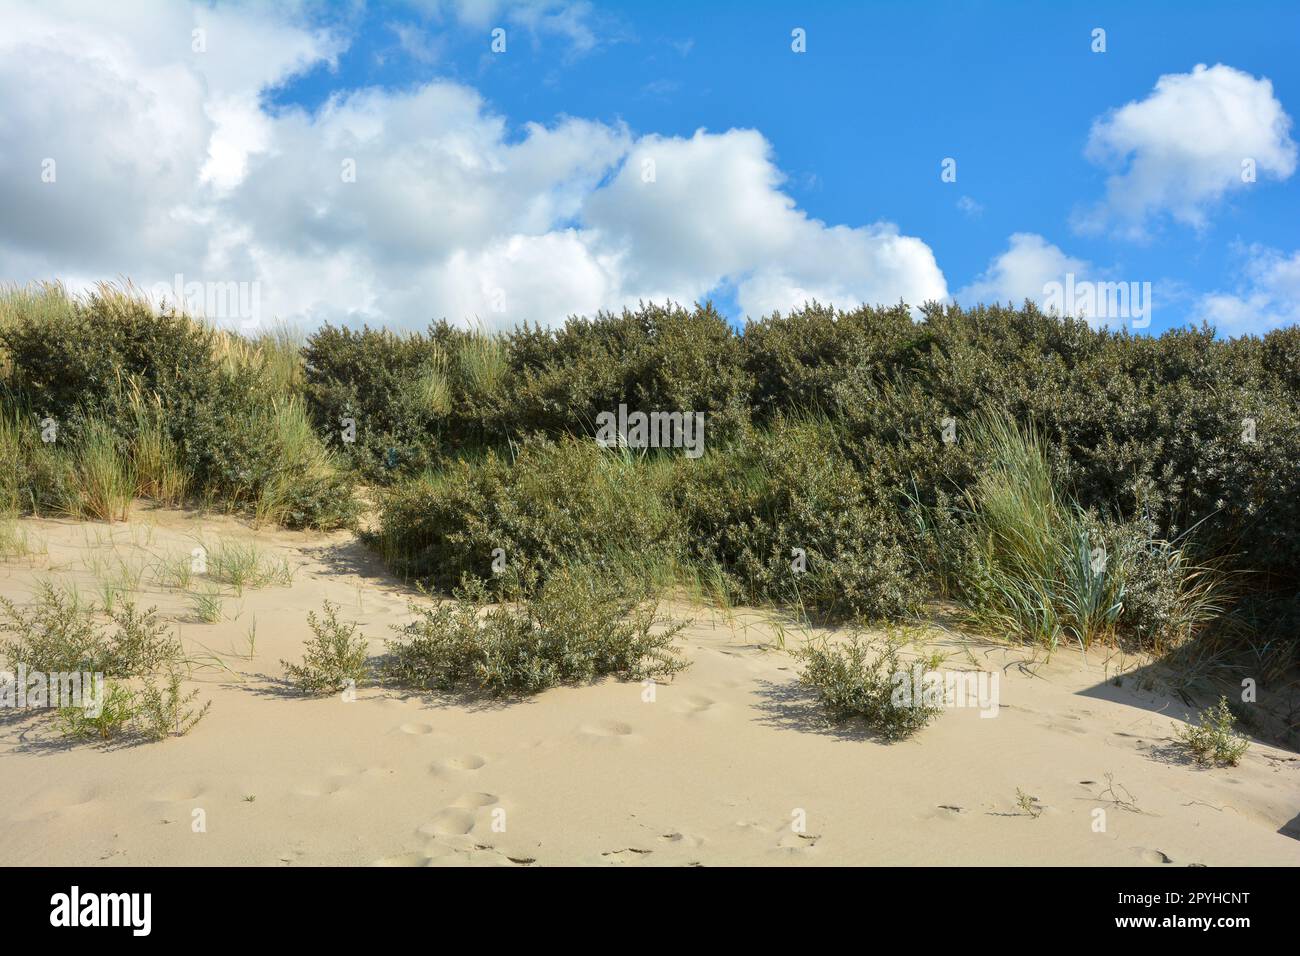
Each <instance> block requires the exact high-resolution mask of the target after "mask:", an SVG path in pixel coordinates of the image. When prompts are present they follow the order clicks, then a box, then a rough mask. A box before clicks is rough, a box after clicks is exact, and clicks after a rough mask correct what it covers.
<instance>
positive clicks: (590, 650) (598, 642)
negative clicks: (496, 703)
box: [384, 568, 686, 694]
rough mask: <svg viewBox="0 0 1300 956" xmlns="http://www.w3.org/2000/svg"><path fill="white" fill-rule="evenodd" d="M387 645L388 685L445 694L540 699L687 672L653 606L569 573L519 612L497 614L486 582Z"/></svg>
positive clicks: (515, 608) (604, 582) (553, 579)
mask: <svg viewBox="0 0 1300 956" xmlns="http://www.w3.org/2000/svg"><path fill="white" fill-rule="evenodd" d="M417 613H418V614H419V617H418V619H417V620H415V621H413V622H412V623H410V624H407V625H405V626H404V627H401V628H397V631H398V634H399V637H398V638H397V639H396V640H393V641H390V642H388V652H389V654H388V657H387V659H386V661H385V665H384V677H385V679H386V680H387V681H388V682H390V683H392V684H396V685H398V686H402V687H414V688H419V689H430V690H440V691H485V692H488V693H491V694H533V693H536V692H538V691H541V690H544V689H546V688H548V687H553V686H555V685H558V684H569V683H576V682H582V681H590V680H594V679H596V678H598V677H602V676H605V675H613V676H616V677H618V678H620V679H622V680H644V679H647V678H661V677H671V676H672V675H673V674H675V673H677V672H678V671H680V670H681V669H682V668H683V667H685V666H686V664H685V662H683V661H681V660H680V659H679V658H678V657H677V653H678V652H677V650H676V648H675V647H674V646H673V639H674V637H675V636H676V635H677V633H678V632H679V631H680V630H681V629H682V628H683V627H684V625H683V624H680V623H679V624H668V623H667V622H664V621H661V620H659V619H658V617H657V616H656V612H655V607H654V605H652V604H649V603H642V602H638V601H636V600H634V599H631V598H628V597H626V596H625V592H624V590H623V588H622V587H620V586H619V585H618V584H617V583H616V582H613V581H610V580H608V579H603V578H600V577H598V576H593V575H590V574H587V573H584V572H581V571H578V570H573V569H569V568H563V569H559V570H557V571H556V572H555V573H554V574H552V575H551V576H550V577H549V578H548V579H547V580H546V582H545V583H544V584H542V585H541V587H540V589H539V590H538V591H537V592H536V593H535V594H534V595H532V596H528V597H524V598H522V599H521V600H520V601H519V602H518V603H517V604H514V605H506V606H496V607H493V606H490V604H489V598H488V595H487V592H486V590H485V589H484V588H483V586H482V585H481V584H478V583H476V582H470V583H469V584H468V585H467V586H466V588H465V589H464V590H463V591H461V592H458V593H457V595H456V597H455V599H454V600H451V601H446V602H443V603H441V604H439V605H438V606H437V607H434V608H424V609H420V610H418V612H417Z"/></svg>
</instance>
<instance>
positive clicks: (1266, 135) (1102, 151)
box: [1074, 64, 1296, 239]
mask: <svg viewBox="0 0 1300 956" xmlns="http://www.w3.org/2000/svg"><path fill="white" fill-rule="evenodd" d="M1290 129H1291V117H1289V116H1288V115H1287V114H1286V112H1285V111H1284V110H1283V108H1282V104H1281V103H1280V102H1279V101H1278V100H1277V98H1276V97H1275V96H1274V95H1273V84H1272V83H1271V82H1270V81H1269V80H1268V79H1267V78H1264V77H1261V78H1258V79H1257V78H1255V77H1253V76H1251V75H1250V74H1248V73H1243V72H1242V71H1240V70H1236V69H1233V68H1232V67H1230V66H1225V65H1223V64H1217V65H1215V66H1212V67H1206V66H1205V65H1204V64H1199V65H1197V66H1196V67H1195V68H1194V69H1193V70H1192V72H1191V73H1170V74H1166V75H1164V76H1162V77H1160V79H1159V80H1157V81H1156V86H1155V90H1154V91H1153V92H1152V93H1151V94H1150V95H1149V96H1148V97H1147V98H1146V99H1144V100H1141V101H1137V102H1131V103H1128V104H1126V105H1124V106H1122V107H1120V108H1119V109H1117V110H1113V111H1112V112H1110V113H1109V114H1107V115H1106V116H1104V117H1101V118H1099V119H1097V120H1096V121H1095V122H1094V123H1093V126H1092V131H1091V133H1090V135H1089V137H1088V145H1087V150H1086V155H1087V157H1088V158H1089V159H1090V160H1091V161H1093V162H1095V163H1098V164H1101V165H1104V166H1106V167H1108V168H1110V169H1112V170H1114V172H1113V174H1112V175H1111V176H1110V178H1109V179H1108V180H1107V183H1106V197H1105V199H1104V200H1103V201H1101V202H1100V203H1098V204H1096V205H1094V206H1092V207H1090V208H1087V209H1083V210H1081V211H1079V212H1078V213H1077V214H1076V215H1075V217H1074V226H1075V228H1076V229H1078V230H1079V231H1081V232H1085V233H1098V232H1101V231H1103V230H1106V229H1110V228H1113V229H1115V230H1117V231H1118V232H1119V233H1120V234H1122V235H1124V236H1126V237H1128V238H1134V239H1140V238H1143V237H1144V236H1145V235H1146V233H1147V229H1148V226H1149V225H1150V224H1151V222H1152V221H1153V220H1155V219H1157V218H1158V217H1161V216H1164V215H1168V216H1170V217H1172V218H1173V219H1174V220H1175V221H1177V222H1180V223H1183V224H1185V225H1189V226H1193V227H1196V228H1201V227H1202V226H1204V224H1205V222H1206V216H1207V213H1208V212H1209V210H1210V209H1211V208H1212V207H1214V206H1215V205H1216V204H1217V203H1219V202H1220V201H1221V200H1222V199H1223V198H1224V196H1225V195H1226V194H1228V193H1229V192H1232V191H1237V190H1241V189H1244V188H1247V186H1248V185H1250V184H1248V183H1246V182H1244V181H1243V178H1242V164H1243V162H1244V161H1246V160H1251V161H1253V162H1254V164H1255V171H1256V175H1257V176H1258V177H1261V178H1262V177H1266V176H1271V177H1273V178H1276V179H1286V178H1288V177H1289V176H1291V174H1292V173H1294V172H1295V168H1296V144H1295V142H1294V141H1293V140H1292V139H1291V136H1290Z"/></svg>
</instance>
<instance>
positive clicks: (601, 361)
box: [0, 290, 1300, 665]
mask: <svg viewBox="0 0 1300 956" xmlns="http://www.w3.org/2000/svg"><path fill="white" fill-rule="evenodd" d="M923 312H924V321H920V322H916V321H913V317H912V314H911V313H910V311H909V310H908V309H907V308H906V307H905V306H902V305H899V306H894V307H891V308H866V307H864V308H861V309H857V310H854V311H852V312H837V311H834V310H832V309H829V308H824V307H821V306H819V305H816V304H813V305H810V306H808V307H806V308H804V309H801V310H798V311H796V312H794V313H792V314H790V315H784V316H783V315H773V316H771V317H768V318H764V319H761V320H757V321H752V322H750V323H748V325H747V326H746V328H745V330H744V333H743V334H737V333H736V332H735V331H733V330H732V329H731V328H730V327H729V326H728V325H727V323H726V322H725V321H724V320H723V319H722V318H720V317H719V316H718V315H717V314H716V313H715V312H714V311H713V310H712V309H711V307H709V306H703V307H696V308H695V309H693V310H687V309H682V308H678V307H676V306H666V307H660V306H642V307H641V308H639V309H638V310H636V311H625V312H623V313H622V314H621V315H600V316H597V317H596V318H595V319H591V320H587V319H577V318H575V319H571V320H570V321H569V322H567V323H566V324H565V325H564V326H562V327H559V328H554V329H538V328H530V327H524V328H522V329H517V330H515V331H514V332H510V333H505V334H502V335H497V336H493V335H488V334H485V333H484V332H481V331H466V330H463V329H457V328H453V327H452V326H450V325H448V324H446V323H439V324H436V325H434V326H431V327H430V328H429V329H428V330H427V331H425V332H422V333H416V334H406V335H397V334H393V333H390V332H384V331H374V330H362V331H360V332H355V331H349V330H345V329H336V328H332V327H328V326H327V327H325V328H323V329H321V330H319V331H318V332H316V333H315V334H314V335H312V336H311V337H310V338H309V339H308V341H307V342H306V345H305V348H304V349H303V350H302V354H301V356H298V355H297V354H296V353H295V346H294V344H293V343H292V342H291V341H288V340H286V339H285V338H283V337H279V338H277V337H274V336H271V337H263V338H262V339H259V340H258V341H256V342H252V341H247V340H244V339H242V338H241V337H239V336H233V335H230V334H227V333H216V332H213V331H211V330H208V329H205V328H204V327H203V326H201V325H199V324H197V323H193V322H191V321H189V320H188V319H185V318H183V317H180V316H175V315H171V314H163V315H156V314H154V313H153V312H152V311H151V310H150V309H148V308H147V307H143V306H141V305H140V304H139V303H138V302H135V301H134V300H132V299H131V298H130V297H129V296H123V295H121V294H119V293H112V292H111V291H109V290H104V291H102V292H101V294H100V295H98V296H91V297H89V298H88V299H86V300H85V301H81V302H73V301H71V300H69V299H68V298H67V297H66V296H64V295H62V294H61V293H60V294H53V293H51V291H50V290H44V291H42V290H26V291H13V292H11V293H10V294H8V295H7V297H5V298H4V301H3V302H0V346H3V347H2V348H0V374H3V377H4V382H5V386H6V389H7V398H6V400H5V403H4V415H3V417H0V465H3V474H0V497H2V498H3V500H2V501H0V507H3V509H4V510H5V511H7V512H9V513H12V512H14V511H17V510H24V509H28V510H30V509H41V510H51V509H60V510H64V511H70V512H74V513H78V514H84V515H89V516H101V517H102V516H108V515H112V514H115V513H120V507H121V503H122V500H123V495H124V492H123V490H122V489H123V488H126V489H128V490H131V491H133V492H134V493H140V492H143V493H146V494H148V495H150V496H152V497H155V498H157V499H158V500H182V499H186V498H188V499H190V500H193V499H196V498H197V499H199V500H207V501H211V502H216V503H221V504H226V505H228V506H233V507H239V508H245V509H248V510H250V511H253V512H254V513H257V514H260V515H262V516H264V517H267V518H268V519H274V520H278V521H285V522H288V523H294V524H305V525H331V524H337V523H344V522H347V521H348V520H350V518H351V516H352V515H353V513H354V510H355V503H354V499H353V496H352V494H351V488H350V482H351V481H352V478H351V477H350V476H352V475H357V476H361V477H363V478H365V479H367V480H369V481H371V482H373V483H375V484H377V485H379V486H380V487H379V488H377V489H376V492H377V497H378V498H379V503H380V516H379V517H380V521H379V528H378V530H377V532H376V533H375V535H374V540H375V541H376V542H377V543H378V545H379V546H380V548H381V551H382V553H383V554H384V556H385V557H386V558H387V559H388V560H389V561H390V562H391V564H392V565H393V567H395V568H396V569H398V570H399V571H401V572H402V573H404V574H407V575H409V576H411V577H415V578H419V579H422V580H425V581H429V582H432V583H434V584H436V585H437V586H439V587H444V588H447V587H452V586H455V585H457V584H458V583H459V582H460V581H461V580H462V579H463V578H464V577H466V576H469V577H470V578H473V579H478V580H480V581H482V582H484V583H486V584H487V585H488V586H489V588H490V589H491V590H493V591H494V592H496V593H498V594H499V593H502V590H503V586H504V585H506V584H509V585H510V586H511V587H516V586H527V587H536V586H538V585H539V584H540V583H541V582H544V581H545V580H546V579H547V577H548V575H549V574H550V573H551V572H552V571H554V569H556V568H558V567H560V566H563V565H577V564H582V563H585V564H589V565H592V566H594V567H603V568H604V569H605V570H606V571H611V572H622V573H623V574H624V575H630V576H632V577H635V578H638V579H640V580H642V581H645V580H650V581H651V582H652V583H653V582H660V581H662V580H664V579H670V578H673V577H678V578H682V577H691V576H694V577H695V578H696V579H697V580H698V579H703V578H708V579H709V580H710V581H711V582H713V588H712V589H713V590H714V591H715V593H718V594H719V595H727V596H729V597H730V598H731V599H733V600H745V601H771V602H777V603H781V604H786V605H791V606H797V607H802V608H803V609H805V610H808V611H810V612H820V613H823V614H827V615H832V616H837V617H856V618H860V617H873V616H884V617H889V616H897V615H900V614H903V613H905V612H906V611H908V610H909V609H911V608H914V607H915V606H916V605H917V604H918V602H919V601H920V600H921V599H922V598H924V597H925V596H927V595H930V594H934V593H946V594H949V595H952V596H957V597H960V598H962V599H963V601H964V602H965V603H967V604H968V605H970V606H971V607H972V608H973V609H974V610H975V611H976V612H978V613H981V614H984V615H985V617H986V623H991V622H992V620H993V616H994V609H995V608H996V607H998V606H1001V608H1002V612H1000V613H1003V614H1004V616H1003V618H1002V622H1003V623H1002V624H1000V625H997V626H1014V627H1015V628H1016V629H1018V630H1021V631H1028V632H1030V633H1036V634H1039V635H1040V636H1043V637H1044V638H1045V639H1049V640H1051V639H1055V638H1052V637H1049V636H1050V635H1056V636H1057V637H1060V636H1064V637H1065V638H1066V639H1070V640H1073V639H1074V637H1076V636H1078V635H1079V634H1085V635H1108V634H1115V635H1118V636H1131V637H1132V638H1133V639H1135V640H1137V641H1140V642H1141V643H1142V644H1144V645H1146V646H1157V647H1163V646H1170V645H1174V644H1177V643H1179V642H1180V641H1182V640H1184V639H1185V638H1186V637H1187V636H1188V635H1189V634H1193V633H1201V632H1204V631H1205V630H1206V628H1205V625H1206V624H1207V622H1208V620H1209V618H1211V617H1213V616H1214V615H1215V614H1216V613H1217V611H1218V610H1219V609H1220V605H1223V606H1224V607H1227V606H1229V605H1230V606H1231V619H1232V623H1233V625H1234V626H1233V627H1225V628H1222V629H1221V631H1222V634H1223V635H1224V636H1225V637H1224V639H1225V640H1226V639H1227V637H1228V636H1231V635H1233V634H1235V635H1253V637H1251V640H1252V641H1253V642H1254V644H1255V646H1256V647H1267V648H1269V649H1270V650H1269V652H1268V656H1269V660H1270V661H1271V662H1272V664H1274V665H1285V664H1286V663H1287V662H1288V660H1293V659H1294V653H1295V649H1296V647H1297V642H1296V640H1295V626H1296V622H1297V620H1298V619H1300V602H1297V599H1296V598H1295V595H1296V593H1297V592H1298V591H1300V331H1298V330H1295V329H1287V330H1280V331H1276V332H1271V333H1269V334H1268V335H1266V336H1264V337H1263V338H1262V339H1260V338H1245V339H1239V340H1229V341H1225V340H1221V339H1218V338H1216V337H1215V336H1214V335H1213V333H1212V332H1211V331H1210V330H1206V329H1184V330H1176V331H1171V332H1167V333H1165V334H1163V335H1160V336H1158V337H1152V336H1135V335H1130V334H1128V333H1126V332H1119V333H1115V332H1109V331H1098V330H1095V329H1092V328H1090V327H1089V326H1088V325H1087V324H1086V323H1083V322H1080V321H1074V320H1065V321H1062V320H1060V319H1058V318H1055V317H1053V316H1048V315H1044V314H1042V313H1041V312H1039V311H1038V310H1037V309H1035V308H1034V307H1033V306H1032V305H1026V307H1025V308H1022V309H1007V308H1001V307H995V308H983V307H979V308H975V309H969V310H962V309H958V308H955V307H944V306H938V305H930V306H927V307H925V309H924V310H923ZM620 404H625V405H627V406H628V408H629V409H630V410H633V411H636V410H641V411H647V412H649V411H679V412H686V411H697V412H704V413H705V414H706V448H707V450H706V453H705V455H704V457H703V458H700V459H698V460H688V459H686V458H685V457H684V456H682V455H681V453H680V452H677V453H674V452H671V451H669V452H650V453H638V452H636V451H634V450H629V449H624V450H607V449H601V448H598V447H597V446H596V444H595V442H593V441H592V440H591V439H592V437H593V434H594V432H595V428H596V417H597V416H598V415H599V414H600V413H602V412H616V411H617V409H618V406H619V405H620ZM47 415H48V416H51V417H53V418H55V419H57V420H58V422H59V424H60V428H61V432H60V441H59V443H58V445H57V446H55V447H51V446H49V445H46V444H44V443H42V442H41V441H40V436H39V429H38V428H37V425H38V423H39V421H40V419H41V418H42V417H44V416H47ZM345 418H351V419H353V420H354V421H355V425H356V434H355V441H352V442H349V441H345V440H344V427H345V426H344V423H343V422H342V421H341V419H345ZM981 418H989V419H998V420H1002V421H1004V422H1007V423H1015V425H1016V426H1017V428H1018V429H1019V432H1020V433H1026V432H1027V431H1029V430H1031V429H1032V433H1033V434H1034V435H1035V436H1037V437H1036V439H1035V441H1036V443H1037V447H1038V448H1039V451H1040V452H1041V456H1042V458H1043V462H1042V465H1041V468H1039V469H1038V471H1039V472H1040V474H1039V476H1038V477H1037V478H1036V479H1035V480H1041V481H1043V482H1046V483H1047V484H1048V485H1049V486H1050V488H1051V489H1052V495H1053V499H1052V500H1053V501H1054V502H1055V504H1053V505H1052V507H1053V508H1054V509H1055V514H1056V517H1055V518H1053V519H1052V522H1049V524H1048V525H1044V526H1042V528H1040V530H1042V531H1043V533H1044V538H1043V540H1044V541H1050V542H1051V543H1052V544H1051V554H1052V558H1051V560H1050V562H1049V561H1047V560H1046V559H1044V560H1043V561H1037V560H1029V559H1028V557H1026V555H1024V554H1021V555H1016V554H1014V552H1013V551H1012V550H1011V549H1008V548H1006V547H1002V546H999V545H998V544H997V535H998V534H999V533H1000V532H999V530H998V529H999V527H1000V526H999V525H998V520H999V519H997V516H996V515H995V514H994V512H993V511H992V510H990V509H991V507H992V505H991V504H990V502H991V500H992V499H991V498H990V495H992V494H993V493H994V492H995V491H997V489H995V488H994V487H992V486H991V485H990V484H989V476H990V474H993V472H991V471H990V468H991V463H992V462H993V461H994V460H995V458H996V452H997V448H996V447H995V446H996V442H995V443H993V446H990V443H989V441H988V440H987V436H984V437H983V438H981V435H980V433H979V429H978V427H977V422H978V421H979V420H980V419H981ZM65 438H66V441H65ZM949 439H955V440H949ZM336 460H337V461H343V462H346V463H350V465H351V468H349V469H347V470H346V471H341V470H340V469H339V468H337V467H336V465H335V461H336ZM995 470H996V469H995ZM1004 477H1005V475H1004ZM1007 491H1008V486H1007V485H1006V483H1005V482H1004V483H1003V487H1002V493H1005V492H1007ZM1012 497H1014V495H1013V496H1012ZM1024 500H1026V499H1024V498H1023V496H1022V503H1023V501H1024ZM1003 517H1005V515H1003ZM1002 530H1004V531H1005V530H1006V529H1005V528H1003V529H1002ZM990 535H992V537H990ZM1085 539H1086V540H1085ZM1085 545H1086V546H1087V550H1088V552H1089V554H1091V552H1092V550H1093V549H1095V548H1096V547H1098V546H1104V547H1105V549H1106V551H1107V554H1108V556H1109V561H1110V562H1111V564H1110V565H1109V568H1110V570H1109V571H1108V572H1106V573H1105V574H1104V575H1101V576H1100V577H1098V575H1097V573H1096V572H1092V571H1091V560H1090V561H1089V562H1088V563H1086V564H1085V563H1083V562H1082V560H1081V557H1080V555H1082V553H1083V552H1082V550H1081V549H1082V548H1083V547H1084V546H1085ZM497 549H500V550H499V551H498V550H497ZM792 549H802V552H801V553H802V556H803V560H804V561H806V570H804V571H802V572H799V571H797V570H796V569H795V566H794V565H793V564H792V562H795V561H797V560H798V557H799V554H800V552H792ZM497 556H500V560H498V562H497V564H496V565H495V566H494V557H497ZM1017 562H1019V563H1020V565H1021V566H1019V567H1018V566H1017ZM1205 567H1213V568H1215V569H1216V572H1215V574H1210V573H1208V572H1205V571H1204V570H1203V569H1204V568H1205ZM1085 569H1087V572H1086V573H1085ZM498 572H499V573H498ZM1031 575H1036V576H1038V579H1037V580H1036V581H1030V580H1028V579H1027V578H1028V576H1031ZM1216 576H1217V577H1218V578H1219V579H1220V581H1221V580H1222V578H1223V576H1226V577H1227V579H1228V580H1230V582H1231V585H1232V586H1231V588H1230V589H1224V588H1223V587H1222V586H1220V587H1219V589H1218V593H1217V595H1213V592H1212V590H1211V589H1209V582H1210V581H1211V580H1212V579H1214V578H1216ZM1121 577H1122V580H1121ZM1015 581H1019V584H1013V582H1015ZM1016 587H1023V588H1026V589H1027V590H1023V591H1022V592H1021V593H1020V594H1019V596H1018V597H1016V598H1015V599H1014V600H1013V599H1011V598H1008V597H1007V595H1009V594H1011V593H1012V592H1013V591H1014V589H1015V588H1016ZM998 594H1001V595H1002V597H1001V598H999V597H996V595H998ZM1047 596H1050V597H1051V601H1050V602H1046V603H1045V601H1046V597H1047ZM1022 599H1023V600H1022ZM1017 604H1019V605H1021V606H1022V609H1027V608H1030V607H1031V606H1032V607H1040V611H1038V612H1035V613H1037V614H1038V619H1037V621H1036V622H1035V621H1033V620H1029V619H1027V618H1026V616H1025V613H1020V612H1012V611H1010V610H1009V608H1011V607H1013V606H1015V605H1017ZM1041 607H1052V608H1057V609H1058V610H1059V609H1061V608H1065V607H1072V608H1074V609H1075V610H1073V611H1062V612H1061V613H1059V614H1057V615H1056V617H1057V620H1055V621H1054V622H1053V621H1051V620H1048V616H1050V614H1049V612H1048V611H1043V610H1041ZM1026 613H1028V612H1027V611H1026ZM1050 613H1055V612H1050ZM1080 615H1082V617H1081V616H1080ZM1219 616H1220V618H1222V617H1223V615H1219ZM1083 639H1084V640H1085V641H1086V640H1090V639H1091V637H1089V636H1085V637H1084V638H1083ZM1279 648H1283V649H1286V652H1279V650H1278V649H1279Z"/></svg>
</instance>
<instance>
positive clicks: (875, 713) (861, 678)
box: [799, 633, 943, 740]
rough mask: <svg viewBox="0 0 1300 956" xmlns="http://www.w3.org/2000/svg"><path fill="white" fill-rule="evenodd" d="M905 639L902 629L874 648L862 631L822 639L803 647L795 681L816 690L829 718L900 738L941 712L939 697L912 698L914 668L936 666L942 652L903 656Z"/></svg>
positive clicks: (927, 670)
mask: <svg viewBox="0 0 1300 956" xmlns="http://www.w3.org/2000/svg"><path fill="white" fill-rule="evenodd" d="M907 642H908V640H907V635H906V634H904V633H893V634H890V635H889V636H888V637H887V639H886V640H885V641H884V644H883V647H880V648H879V649H878V650H875V653H873V645H872V643H871V642H870V641H868V640H866V639H865V638H864V637H863V635H861V634H853V635H851V636H850V637H849V638H848V640H846V641H844V642H843V643H839V644H833V643H830V642H829V641H825V640H823V641H822V642H821V643H816V644H810V645H808V646H806V647H804V648H803V649H802V650H801V651H800V652H799V656H800V657H801V658H802V660H803V663H804V668H803V671H802V672H801V673H800V675H799V681H800V683H802V684H803V685H804V686H806V687H810V688H812V689H813V690H815V691H816V693H817V703H818V705H819V706H820V707H821V709H822V712H823V713H824V715H825V717H826V720H827V721H828V722H830V723H832V724H843V723H848V722H850V721H861V722H862V724H863V725H864V726H866V728H867V729H868V730H870V731H871V732H873V733H875V734H878V735H879V736H881V737H883V738H884V739H886V740H901V739H902V738H904V737H908V736H910V735H911V734H913V733H915V732H916V731H918V730H920V729H921V728H922V727H924V726H925V725H926V724H928V723H930V721H932V720H933V719H934V718H935V717H937V716H938V715H939V714H940V713H942V712H943V706H942V701H941V700H940V701H938V702H935V701H933V700H930V699H927V698H926V696H925V695H924V694H922V695H921V699H919V700H918V699H916V694H914V693H913V686H912V685H913V683H920V682H919V681H913V670H914V669H915V668H919V669H920V675H924V674H927V673H930V672H932V671H934V670H936V669H937V668H938V667H939V666H940V665H941V664H942V663H943V658H942V656H941V655H939V654H929V655H922V656H920V657H919V658H918V659H916V660H914V661H908V662H905V661H904V660H903V658H902V656H901V651H902V648H903V646H904V645H905V644H906V643H907Z"/></svg>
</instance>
